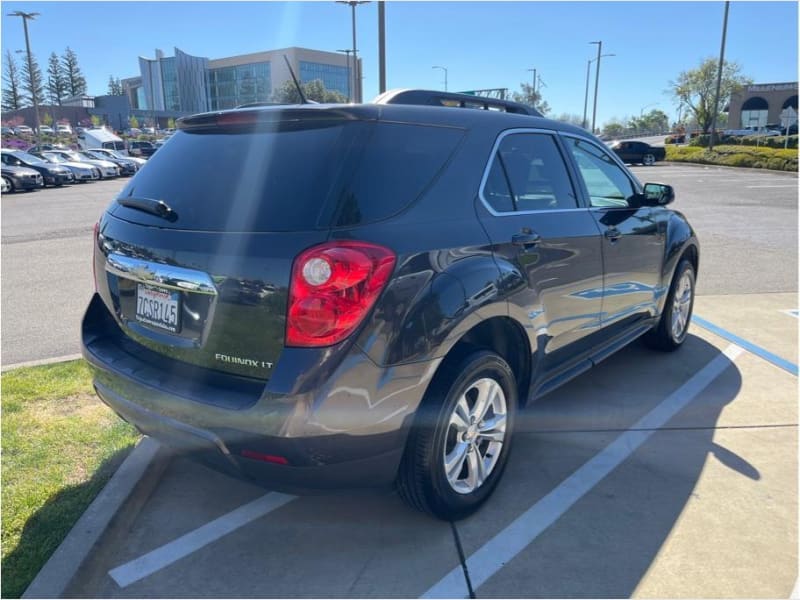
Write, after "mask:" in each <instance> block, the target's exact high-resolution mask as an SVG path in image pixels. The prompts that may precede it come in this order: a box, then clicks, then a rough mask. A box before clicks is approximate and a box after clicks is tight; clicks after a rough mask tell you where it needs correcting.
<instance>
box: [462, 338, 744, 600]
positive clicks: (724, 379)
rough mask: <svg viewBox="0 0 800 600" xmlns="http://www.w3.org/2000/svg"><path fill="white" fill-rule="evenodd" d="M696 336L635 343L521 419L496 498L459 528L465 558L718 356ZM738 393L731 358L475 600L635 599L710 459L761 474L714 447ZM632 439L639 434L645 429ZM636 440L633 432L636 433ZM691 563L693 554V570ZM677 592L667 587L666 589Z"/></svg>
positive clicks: (739, 382)
mask: <svg viewBox="0 0 800 600" xmlns="http://www.w3.org/2000/svg"><path fill="white" fill-rule="evenodd" d="M720 354H721V352H720V350H719V349H718V348H716V347H714V346H712V345H711V344H709V343H707V342H705V341H703V340H702V339H700V338H698V337H695V336H690V337H689V338H688V339H687V341H686V343H685V345H684V347H683V348H682V349H681V350H680V351H678V352H675V353H672V354H666V355H664V354H661V353H658V352H653V351H650V350H647V349H646V348H644V346H643V345H642V344H633V345H631V346H630V347H628V348H627V349H625V350H623V351H621V352H620V353H618V354H617V355H615V356H613V357H611V358H609V359H608V360H606V361H604V362H603V364H602V365H600V367H599V368H596V369H592V370H591V371H589V372H588V373H586V374H584V375H582V376H581V377H579V378H577V379H576V380H574V381H573V382H571V383H569V384H568V385H566V386H565V387H563V388H561V389H560V390H557V391H556V392H554V393H552V394H549V395H547V396H545V397H543V398H541V399H540V400H539V401H538V402H536V403H534V404H533V405H531V406H529V407H528V408H527V409H526V410H524V411H523V412H522V414H521V415H520V418H519V420H518V423H517V438H516V440H515V447H514V451H513V455H512V457H511V460H510V461H509V464H508V469H507V472H506V473H505V475H504V478H503V481H502V482H501V484H500V487H499V488H498V490H497V491H496V493H495V495H494V497H493V498H492V499H491V501H490V502H488V503H487V505H486V506H485V507H484V508H483V509H482V510H481V511H479V512H478V513H477V514H476V515H474V516H473V517H471V518H470V519H467V520H465V521H462V522H460V523H458V524H457V528H458V532H459V535H460V537H461V541H462V543H463V545H464V551H465V553H466V554H467V556H469V555H470V554H471V553H473V552H475V550H476V549H478V548H480V547H481V546H482V545H483V544H485V543H486V542H487V541H488V540H489V539H490V538H492V537H493V536H495V535H496V534H497V533H498V531H501V530H502V529H503V528H504V527H506V526H507V525H508V524H509V523H511V522H512V521H514V519H516V518H517V517H518V516H519V515H521V514H523V513H525V511H526V510H527V509H528V508H529V507H532V506H534V505H535V504H536V503H537V502H538V501H539V500H541V499H542V498H544V497H545V496H547V495H548V494H550V493H551V492H552V493H555V494H559V493H560V491H559V490H560V488H563V487H565V486H560V484H561V483H562V482H563V481H564V480H565V479H566V478H567V477H569V476H570V475H572V474H573V473H575V472H576V471H578V470H579V469H580V468H581V467H582V466H583V465H584V464H585V463H587V462H588V461H589V460H591V459H592V458H593V457H594V456H596V455H597V454H598V453H599V452H601V451H602V450H603V449H604V448H606V447H607V446H608V445H609V444H611V443H612V442H614V441H615V440H617V439H618V438H620V437H621V436H624V435H626V433H627V432H629V431H631V428H633V427H634V426H635V425H636V424H637V423H638V422H639V420H640V419H641V418H642V417H644V416H645V415H647V414H648V413H650V411H651V410H653V409H654V408H655V407H657V406H659V405H660V404H661V403H662V402H664V401H665V399H666V398H668V397H675V396H680V394H681V393H682V392H681V390H680V388H681V386H682V385H683V384H684V383H685V382H686V381H687V380H688V379H689V378H690V377H691V376H692V375H694V374H695V373H696V372H698V371H700V370H701V369H703V368H704V367H705V366H706V365H707V364H708V363H710V362H711V361H712V360H714V359H715V358H717V357H718V356H720ZM741 385H742V379H741V375H740V372H739V370H738V369H737V368H736V366H735V365H734V363H733V362H730V361H729V363H728V365H727V367H726V368H725V369H724V371H723V372H722V373H721V374H720V375H719V376H718V377H717V378H716V379H714V380H713V381H712V382H711V383H710V384H709V385H708V386H707V387H706V388H705V389H703V390H702V391H700V392H699V393H698V394H697V395H696V397H694V398H692V399H691V400H690V401H689V402H688V404H686V405H685V406H684V407H683V408H682V409H680V410H679V411H678V412H677V413H676V414H675V415H674V416H673V417H672V418H670V419H669V420H668V421H667V422H666V423H664V425H663V426H662V427H660V428H658V429H654V430H651V431H650V434H649V437H648V438H647V439H646V441H644V442H643V443H642V444H641V446H635V445H634V446H633V447H632V448H631V453H630V455H629V456H628V457H627V458H626V459H625V460H623V461H622V462H621V463H620V464H619V465H618V466H617V467H616V468H614V469H613V470H611V471H610V472H609V473H608V474H607V475H606V476H605V477H603V478H602V479H601V480H600V481H599V482H597V483H596V485H594V486H593V487H591V489H589V490H588V491H587V492H586V493H585V495H582V496H580V497H578V498H577V499H576V497H575V496H574V495H573V496H572V497H570V495H569V493H565V494H564V495H563V497H564V499H565V502H567V503H570V504H569V506H565V509H564V513H563V514H561V515H560V516H559V517H558V518H557V519H556V520H554V522H553V523H552V524H551V525H549V526H547V527H546V528H545V529H544V530H543V531H542V532H541V534H540V535H539V536H538V537H536V538H535V539H533V540H532V542H531V543H530V544H529V545H528V546H527V547H526V548H525V549H524V550H523V551H522V552H520V553H519V554H518V555H517V556H516V557H515V558H513V559H512V560H510V561H509V562H508V563H506V564H505V565H504V566H503V567H502V568H501V569H500V570H499V571H498V572H496V573H495V574H494V575H493V576H492V577H490V578H488V579H487V580H486V581H485V583H483V585H482V586H477V589H476V590H475V593H476V596H477V597H479V598H480V597H505V598H512V597H526V598H535V597H543V598H558V597H575V598H579V597H595V598H601V597H619V598H622V597H630V596H632V595H633V594H634V592H635V591H636V589H637V586H638V585H639V583H640V582H641V581H642V578H643V577H644V576H645V574H647V573H648V570H649V569H650V567H651V566H652V564H653V561H654V559H655V557H656V556H657V554H658V553H659V551H660V550H661V548H662V546H663V544H664V542H665V540H667V538H668V537H669V536H670V534H671V532H672V531H673V528H674V527H675V525H676V523H677V521H678V519H679V518H680V516H681V514H682V511H683V510H684V509H685V507H686V505H687V502H689V501H690V500H691V499H697V498H698V493H697V491H696V484H697V483H698V480H699V478H700V475H701V473H702V471H703V469H704V466H705V464H706V462H707V461H708V459H709V456H710V455H713V456H715V457H716V459H717V460H719V461H720V462H721V463H722V464H724V465H726V466H727V467H729V468H730V469H732V470H734V471H735V472H736V473H738V474H740V475H741V476H744V477H747V478H749V479H751V480H758V479H759V478H760V474H759V471H758V468H757V467H756V466H754V465H753V464H751V463H750V462H748V460H747V459H746V458H745V457H743V456H739V455H737V454H736V453H734V452H732V451H731V450H729V449H727V448H724V447H723V446H721V445H720V444H719V443H717V442H715V441H714V439H713V438H714V433H715V427H716V425H717V420H718V418H719V415H720V413H721V412H722V410H723V409H724V408H725V406H726V405H727V404H728V403H730V402H731V401H733V400H734V399H735V398H736V397H737V394H738V393H739V390H740V388H741ZM636 431H642V430H641V429H638V430H636ZM628 437H630V434H628ZM694 560H695V557H693V556H686V557H685V561H686V565H687V566H689V565H691V564H693V561H694ZM664 594H665V595H670V594H669V591H668V590H667V591H665V592H664Z"/></svg>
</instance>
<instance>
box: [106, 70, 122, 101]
mask: <svg viewBox="0 0 800 600" xmlns="http://www.w3.org/2000/svg"><path fill="white" fill-rule="evenodd" d="M108 95H109V96H122V95H124V92H123V91H122V82H121V81H120V79H119V77H117V78H116V79H114V76H113V75H109V76H108Z"/></svg>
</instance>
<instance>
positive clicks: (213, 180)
mask: <svg viewBox="0 0 800 600" xmlns="http://www.w3.org/2000/svg"><path fill="white" fill-rule="evenodd" d="M462 134H463V131H462V130H459V129H449V128H439V127H423V126H415V125H401V124H393V123H374V122H360V121H356V122H346V123H342V122H341V121H332V122H329V123H325V124H322V123H315V124H313V125H309V126H308V127H301V128H293V129H289V130H285V131H275V130H271V131H267V130H262V131H248V132H238V133H237V132H230V131H213V130H212V131H209V130H206V131H204V132H198V133H195V132H189V131H179V132H177V133H176V134H175V135H174V136H173V137H172V138H171V139H170V143H169V144H165V145H164V146H163V147H162V148H161V149H160V150H159V151H158V152H157V153H156V154H154V155H153V157H152V158H151V159H150V160H149V161H148V163H147V165H146V166H145V167H144V168H143V169H142V170H141V171H140V172H139V173H138V174H137V175H136V176H135V177H134V178H133V179H132V180H131V181H130V182H129V183H128V185H127V186H126V187H125V188H124V189H123V190H122V192H121V193H120V197H127V196H130V197H134V198H150V199H154V200H163V201H164V202H165V203H166V204H168V205H169V207H170V208H172V210H173V211H175V213H177V215H178V218H177V219H176V220H175V221H174V222H168V221H166V220H164V219H160V218H158V217H155V216H153V215H150V214H148V213H146V212H142V211H137V210H133V209H130V208H125V207H121V206H119V205H117V204H116V203H114V204H112V207H111V212H112V213H113V214H114V215H115V216H118V217H121V218H123V219H126V220H129V221H134V222H139V223H143V224H147V225H154V226H157V227H170V228H178V229H193V230H205V231H299V230H308V229H314V228H319V227H327V226H329V225H330V224H334V225H353V224H358V223H364V222H369V221H374V220H379V219H382V218H386V217H388V216H390V215H392V214H394V213H396V212H398V211H399V210H402V209H403V208H404V207H406V206H407V205H408V204H410V203H411V202H412V201H413V200H414V199H416V198H417V197H418V196H419V195H420V193H422V192H423V191H424V189H425V188H426V187H427V186H428V184H429V183H430V182H431V181H432V180H433V178H434V177H435V176H436V174H437V172H438V171H439V170H440V169H441V167H442V166H443V165H444V164H445V162H446V161H447V159H448V158H449V156H450V155H451V154H452V152H453V150H454V149H455V147H456V145H457V144H458V141H459V140H460V138H461V136H462Z"/></svg>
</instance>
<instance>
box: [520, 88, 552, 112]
mask: <svg viewBox="0 0 800 600" xmlns="http://www.w3.org/2000/svg"><path fill="white" fill-rule="evenodd" d="M519 87H520V91H519V92H513V93H512V94H511V97H512V98H513V100H514V102H519V103H521V104H527V105H528V106H532V107H533V108H535V109H536V110H538V111H539V112H540V113H542V114H543V115H546V114H547V113H548V112H550V105H549V104H547V102H545V101H544V100H542V95H541V94H540V93H539V91H538V90H537V91H534V89H533V86H532V85H531V84H530V83H520V84H519Z"/></svg>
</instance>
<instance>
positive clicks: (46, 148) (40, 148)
mask: <svg viewBox="0 0 800 600" xmlns="http://www.w3.org/2000/svg"><path fill="white" fill-rule="evenodd" d="M51 150H63V151H65V152H69V151H71V150H72V148H70V147H69V146H65V145H64V144H36V145H35V146H31V147H30V148H28V150H27V152H29V153H30V154H35V153H37V152H50V151H51Z"/></svg>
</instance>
